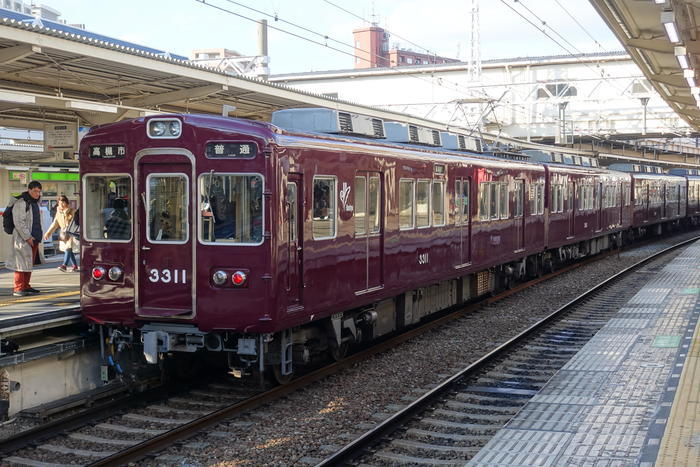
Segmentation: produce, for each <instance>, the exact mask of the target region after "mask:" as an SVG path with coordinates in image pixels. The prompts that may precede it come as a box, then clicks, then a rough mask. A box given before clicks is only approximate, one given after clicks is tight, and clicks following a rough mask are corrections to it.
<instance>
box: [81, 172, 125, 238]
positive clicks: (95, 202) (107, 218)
mask: <svg viewBox="0 0 700 467" xmlns="http://www.w3.org/2000/svg"><path fill="white" fill-rule="evenodd" d="M83 193H84V195H83V196H84V201H83V215H82V216H81V217H82V218H83V224H84V228H85V231H84V233H83V235H84V236H85V239H86V240H91V241H117V242H119V241H122V242H124V241H131V234H132V229H131V226H132V222H131V219H132V215H133V209H132V205H131V199H132V193H131V177H130V176H129V175H127V174H115V175H89V174H88V175H85V176H84V177H83Z"/></svg>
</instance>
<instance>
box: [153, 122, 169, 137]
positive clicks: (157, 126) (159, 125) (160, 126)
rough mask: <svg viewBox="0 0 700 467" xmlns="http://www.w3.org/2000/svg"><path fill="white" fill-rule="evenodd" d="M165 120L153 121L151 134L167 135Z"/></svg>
mask: <svg viewBox="0 0 700 467" xmlns="http://www.w3.org/2000/svg"><path fill="white" fill-rule="evenodd" d="M165 128H166V125H165V122H152V123H151V136H163V135H165Z"/></svg>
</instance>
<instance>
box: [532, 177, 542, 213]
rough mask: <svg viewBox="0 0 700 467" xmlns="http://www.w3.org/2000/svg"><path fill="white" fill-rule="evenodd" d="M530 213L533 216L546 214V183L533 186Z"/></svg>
mask: <svg viewBox="0 0 700 467" xmlns="http://www.w3.org/2000/svg"><path fill="white" fill-rule="evenodd" d="M530 212H531V213H532V214H533V215H541V214H543V213H544V183H541V182H540V183H533V184H532V188H531V197H530Z"/></svg>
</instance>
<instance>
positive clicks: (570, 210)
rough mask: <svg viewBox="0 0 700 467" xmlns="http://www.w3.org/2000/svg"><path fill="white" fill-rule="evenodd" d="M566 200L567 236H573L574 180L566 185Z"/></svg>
mask: <svg viewBox="0 0 700 467" xmlns="http://www.w3.org/2000/svg"><path fill="white" fill-rule="evenodd" d="M567 190H568V195H569V196H568V200H569V204H568V205H567V210H568V211H567V212H568V213H569V234H568V235H567V238H574V232H575V230H574V226H575V225H576V224H575V222H576V198H575V196H576V182H573V181H570V182H569V183H568V186H567Z"/></svg>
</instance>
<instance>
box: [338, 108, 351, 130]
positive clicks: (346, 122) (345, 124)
mask: <svg viewBox="0 0 700 467" xmlns="http://www.w3.org/2000/svg"><path fill="white" fill-rule="evenodd" d="M338 126H339V127H340V132H341V133H352V132H353V131H352V117H351V116H350V114H349V113H347V112H338Z"/></svg>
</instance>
